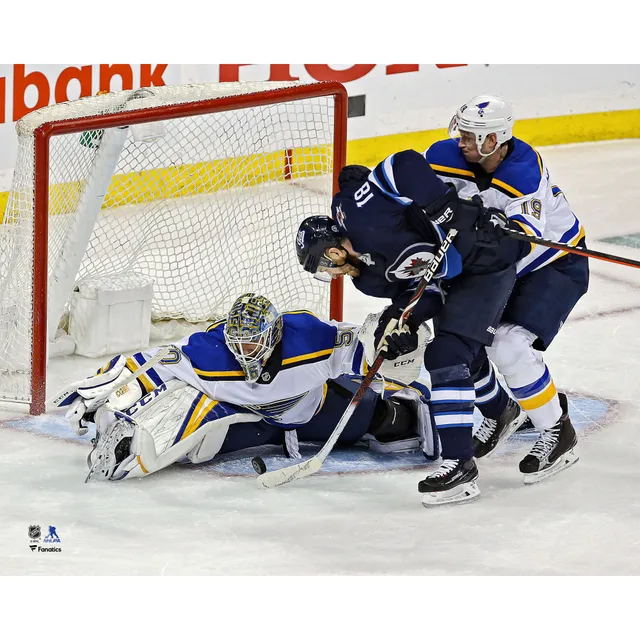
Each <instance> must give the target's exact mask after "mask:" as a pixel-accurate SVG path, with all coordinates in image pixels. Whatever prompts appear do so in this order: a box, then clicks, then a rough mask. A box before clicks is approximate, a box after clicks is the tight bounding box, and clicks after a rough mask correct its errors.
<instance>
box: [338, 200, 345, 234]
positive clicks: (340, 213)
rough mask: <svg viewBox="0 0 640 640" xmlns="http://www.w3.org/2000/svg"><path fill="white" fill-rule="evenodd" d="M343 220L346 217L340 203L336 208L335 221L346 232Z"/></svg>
mask: <svg viewBox="0 0 640 640" xmlns="http://www.w3.org/2000/svg"><path fill="white" fill-rule="evenodd" d="M345 218H346V216H345V214H344V211H343V210H342V203H340V204H339V205H338V206H337V208H336V221H337V222H338V224H339V225H340V226H341V227H342V228H343V229H344V230H345V231H346V230H347V225H346V223H345V221H344V219H345Z"/></svg>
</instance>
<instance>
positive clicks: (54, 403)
mask: <svg viewBox="0 0 640 640" xmlns="http://www.w3.org/2000/svg"><path fill="white" fill-rule="evenodd" d="M170 352H171V347H168V346H167V347H161V348H160V349H159V350H158V353H156V355H155V356H153V358H149V360H147V361H146V362H145V363H144V364H143V365H140V367H138V368H137V369H136V370H135V371H132V372H131V373H130V374H129V375H128V376H127V377H126V378H123V379H122V380H121V381H120V387H124V386H125V385H127V384H129V383H130V382H133V381H134V380H135V379H136V378H138V376H141V375H142V374H143V373H144V372H145V371H148V370H149V369H151V367H154V366H155V365H156V364H158V362H160V360H163V359H164V358H166V357H167V356H168V355H169V353H170ZM82 382H84V380H83V381H82ZM78 384H79V383H77V382H73V383H71V384H70V385H69V386H68V387H66V388H65V389H63V390H62V391H60V393H59V394H58V395H57V396H55V398H50V399H49V400H47V402H46V404H45V407H46V410H47V411H52V410H54V409H59V408H60V403H61V402H62V401H63V400H65V399H66V398H67V397H68V396H70V395H71V394H72V393H74V392H75V391H77V390H78ZM112 392H113V389H111V390H110V391H105V392H103V393H101V394H98V395H97V396H96V397H95V398H92V402H98V401H100V400H103V399H104V398H107V397H109V396H110V395H111V393H112ZM63 408H66V407H63Z"/></svg>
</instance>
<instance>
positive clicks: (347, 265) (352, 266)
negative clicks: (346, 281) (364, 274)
mask: <svg viewBox="0 0 640 640" xmlns="http://www.w3.org/2000/svg"><path fill="white" fill-rule="evenodd" d="M341 266H342V268H343V269H344V274H345V275H346V276H351V277H352V278H357V277H358V276H359V275H360V260H358V259H357V258H352V257H351V256H350V255H349V252H348V251H346V250H345V258H344V264H343V265H341Z"/></svg>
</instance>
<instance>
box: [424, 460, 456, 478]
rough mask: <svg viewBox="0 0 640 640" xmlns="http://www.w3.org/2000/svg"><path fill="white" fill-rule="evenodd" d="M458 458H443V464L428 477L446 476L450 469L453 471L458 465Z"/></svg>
mask: <svg viewBox="0 0 640 640" xmlns="http://www.w3.org/2000/svg"><path fill="white" fill-rule="evenodd" d="M458 462H459V461H458V460H443V461H442V464H441V465H440V466H439V467H438V468H437V469H436V470H435V471H433V472H431V473H430V474H429V475H428V476H427V477H429V478H440V477H442V476H446V475H447V474H448V473H449V472H450V471H453V470H454V469H455V468H456V467H457V466H458Z"/></svg>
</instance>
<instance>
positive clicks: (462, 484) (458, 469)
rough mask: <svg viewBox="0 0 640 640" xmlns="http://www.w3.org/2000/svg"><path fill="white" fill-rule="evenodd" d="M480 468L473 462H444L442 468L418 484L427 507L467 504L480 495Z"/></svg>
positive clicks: (472, 460)
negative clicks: (478, 483) (457, 503)
mask: <svg viewBox="0 0 640 640" xmlns="http://www.w3.org/2000/svg"><path fill="white" fill-rule="evenodd" d="M477 477H478V467H477V466H476V462H475V460H474V459H473V458H471V460H443V461H442V462H441V463H440V466H439V467H438V468H437V469H435V470H434V471H432V472H431V473H429V474H428V475H427V477H426V478H425V479H424V480H421V481H420V482H419V483H418V491H419V492H420V493H421V494H422V504H423V505H424V506H425V507H429V506H432V505H439V504H450V503H452V502H465V501H467V500H471V499H473V498H476V497H477V496H479V495H480V489H478V485H476V479H477Z"/></svg>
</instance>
